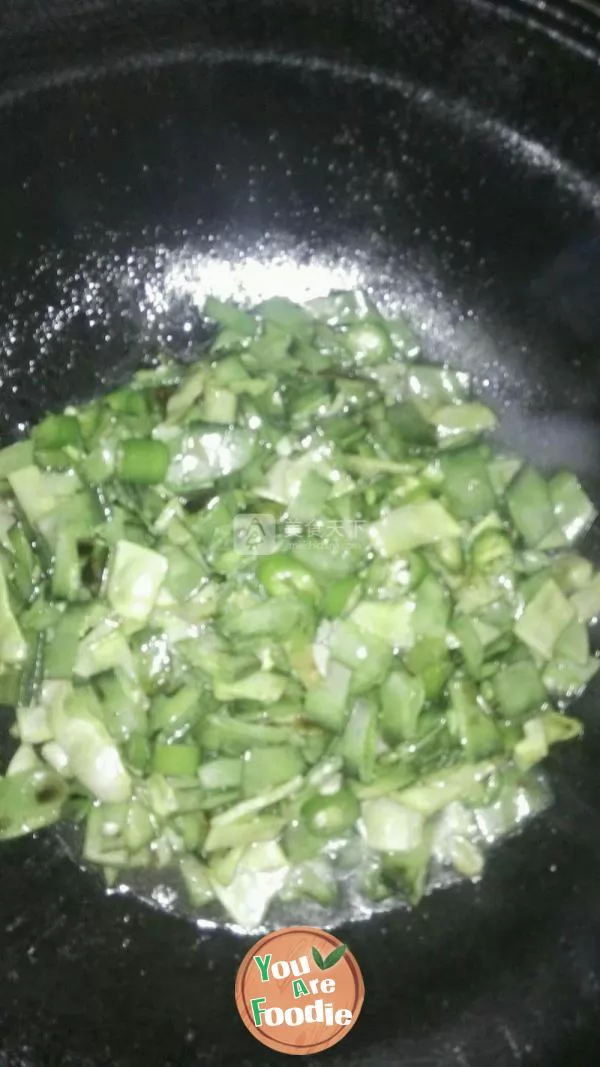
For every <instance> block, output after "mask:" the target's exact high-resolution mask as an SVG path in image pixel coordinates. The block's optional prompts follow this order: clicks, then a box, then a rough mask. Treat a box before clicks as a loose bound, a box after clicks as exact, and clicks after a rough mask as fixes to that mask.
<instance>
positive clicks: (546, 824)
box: [0, 0, 600, 1067]
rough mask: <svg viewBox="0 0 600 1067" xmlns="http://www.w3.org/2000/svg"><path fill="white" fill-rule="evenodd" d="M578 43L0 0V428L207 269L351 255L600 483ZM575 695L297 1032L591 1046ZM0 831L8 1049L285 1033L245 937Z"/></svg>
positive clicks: (372, 23) (576, 34)
mask: <svg viewBox="0 0 600 1067" xmlns="http://www.w3.org/2000/svg"><path fill="white" fill-rule="evenodd" d="M599 55H600V18H599V17H598V16H597V15H596V14H594V11H593V7H592V5H591V4H590V5H588V4H585V3H584V2H583V0H581V2H580V3H562V4H542V3H541V2H540V3H537V2H536V0H523V2H517V0H515V2H513V3H511V4H506V5H502V6H499V5H494V4H491V3H472V2H468V0H452V2H451V0H443V2H442V0H372V2H371V0H329V2H328V3H327V4H325V3H318V2H317V0H286V2H285V3H284V2H277V0H211V2H210V3H200V2H199V0H171V2H168V0H145V2H144V0H131V2H130V3H128V4H123V3H121V4H119V3H116V2H113V0H82V2H80V3H76V2H75V0H63V2H59V0H54V2H53V3H51V2H49V0H47V2H46V3H45V4H44V3H41V2H37V3H34V2H32V0H4V3H3V6H2V9H1V11H0V79H1V80H0V138H1V140H0V144H1V146H2V150H1V155H0V265H1V269H0V374H1V389H0V417H1V422H2V434H3V435H4V436H5V438H6V439H8V438H9V436H10V435H15V434H18V433H19V432H20V431H21V430H22V429H23V428H24V427H25V426H26V425H27V424H28V423H29V422H30V421H31V420H35V419H36V418H37V417H38V416H39V415H40V414H41V413H42V412H43V411H45V410H46V409H49V408H50V409H52V408H59V407H61V406H62V405H64V404H65V403H66V402H67V401H69V400H71V399H74V398H75V399H81V398H85V397H87V396H89V395H91V394H92V393H93V392H94V391H97V390H99V389H101V388H103V387H104V386H105V384H106V383H108V382H114V381H115V380H118V379H121V378H123V377H124V376H126V375H127V373H128V371H129V369H130V368H133V367H134V366H135V365H136V364H137V363H138V362H139V361H140V360H141V359H151V358H152V357H153V355H155V354H156V352H157V351H159V350H163V351H164V350H172V351H174V352H177V353H182V352H186V351H189V350H190V349H191V348H192V347H193V345H194V343H195V342H196V341H197V339H198V338H200V337H202V336H203V334H204V325H203V323H202V320H201V316H200V314H199V310H198V307H199V302H200V301H201V299H202V296H203V294H204V293H206V292H209V291H215V292H217V293H218V294H219V295H223V296H227V295H237V296H240V297H243V298H245V299H248V300H253V299H257V298H260V297H262V296H265V295H268V294H269V293H274V292H282V293H287V294H288V295H290V296H292V297H293V296H299V297H302V296H303V295H306V294H308V293H310V294H313V293H315V292H322V291H325V290H327V289H328V288H329V287H330V286H335V285H354V284H362V285H366V286H369V287H371V288H372V291H373V293H374V295H375V296H376V297H377V298H378V299H379V300H381V301H382V302H383V304H384V306H391V307H403V308H404V309H405V310H406V312H407V313H408V315H409V316H410V318H411V319H412V320H413V322H414V323H415V325H416V326H417V328H418V329H419V330H420V331H421V332H422V335H423V342H424V346H425V349H426V351H427V352H428V354H429V355H430V357H431V358H433V359H442V358H450V359H452V360H454V361H455V362H456V363H458V364H459V365H461V366H464V367H467V368H469V369H471V370H472V371H473V372H474V373H475V375H476V378H477V382H478V387H479V388H480V390H481V391H482V392H483V393H484V394H487V395H488V397H489V398H490V400H491V402H492V404H493V405H494V406H495V407H496V408H497V409H498V410H499V411H500V413H501V415H502V418H503V430H502V435H503V437H504V439H505V440H507V441H509V443H511V444H513V445H515V447H517V448H518V449H520V450H521V451H524V452H526V453H527V454H529V455H530V456H532V457H533V458H534V459H535V460H536V462H539V463H541V464H542V465H549V466H551V467H554V466H557V465H558V464H566V465H568V466H571V467H575V468H576V469H577V470H578V472H579V474H580V476H581V478H582V480H583V482H584V484H585V486H586V488H587V489H588V491H590V492H591V493H592V494H593V495H595V497H596V502H597V503H600V478H599V476H598V470H599V463H598V460H599V458H600V392H599V390H600V362H599V358H598V352H599V342H600V301H599V300H598V293H599V292H600V252H599V242H598V238H597V236H596V234H597V232H598V229H597V218H598V212H599V210H600V181H599V180H598V179H599V175H600V136H599V134H600V122H599V119H598V115H599V114H600V111H599V109H598V103H599V101H600V66H599V65H598V60H599ZM590 550H591V551H593V550H594V542H593V540H592V542H591V545H590ZM598 694H599V687H598V686H596V688H595V689H593V688H592V689H591V690H590V691H589V692H588V694H587V695H586V698H585V699H584V700H583V701H582V702H581V703H580V705H579V706H578V709H577V712H578V714H580V715H581V716H582V717H583V719H584V720H585V723H586V739H585V743H584V744H582V745H575V746H573V747H571V748H569V750H568V751H563V752H561V754H560V756H559V757H558V758H556V759H555V760H553V762H552V764H551V767H550V773H551V777H552V781H553V785H554V789H555V793H556V803H555V805H554V806H553V807H552V808H551V810H549V811H548V812H547V814H546V815H544V816H543V817H541V818H539V819H538V820H537V821H535V822H534V823H533V824H532V825H530V826H529V827H528V828H527V830H526V831H525V832H524V833H523V834H522V835H520V836H518V837H517V838H515V839H513V840H510V841H508V842H506V843H504V844H502V845H501V846H500V847H498V848H497V849H496V850H495V852H494V853H493V856H492V858H491V861H490V863H489V867H488V869H487V871H486V874H485V877H484V879H483V880H482V882H481V883H480V884H479V885H476V886H473V885H470V884H462V885H459V886H454V887H452V888H450V889H447V890H446V891H440V892H436V893H434V894H433V895H431V896H430V897H428V898H427V899H426V900H425V902H424V903H423V904H422V905H421V906H420V907H419V908H418V909H417V910H416V911H414V912H412V913H411V912H408V911H405V910H399V911H397V912H395V913H392V914H388V915H386V916H381V917H379V918H376V919H373V920H371V921H369V922H368V923H362V924H357V925H353V926H352V927H350V928H346V929H344V930H343V937H344V938H345V939H347V940H348V941H349V942H350V945H351V947H352V949H353V951H354V953H355V954H356V956H357V958H358V960H359V961H360V963H361V965H362V969H363V973H364V977H365V984H366V1001H365V1007H364V1010H363V1013H362V1016H361V1018H360V1020H359V1022H358V1024H357V1026H356V1027H355V1028H354V1030H353V1031H352V1033H351V1034H350V1035H349V1036H348V1037H347V1039H346V1040H345V1041H344V1043H343V1044H342V1045H340V1046H338V1047H337V1048H336V1049H334V1050H332V1051H330V1052H328V1053H326V1054H324V1055H323V1057H322V1059H323V1062H326V1061H327V1060H328V1061H329V1062H330V1063H331V1064H334V1063H336V1064H337V1063H339V1064H342V1063H344V1064H348V1065H351V1064H356V1065H359V1064H361V1065H364V1067H371V1065H372V1067H380V1065H387V1064H403V1065H406V1067H408V1065H413V1067H417V1065H420V1067H426V1065H427V1067H429V1065H431V1067H514V1065H516V1064H519V1065H531V1064H540V1065H543V1067H558V1065H561V1067H562V1065H565V1067H567V1065H568V1067H594V1065H595V1064H597V1063H598V1058H599V1054H598V1040H599V1038H600V959H599V937H600V815H599V813H600V774H599V773H598V765H599V762H600V725H599V721H600V713H599V702H598ZM0 864H1V866H0V870H1V878H2V880H1V883H0V961H1V962H0V1063H2V1064H3V1065H5V1067H17V1065H19V1067H59V1065H60V1067H104V1065H106V1067H108V1065H110V1067H138V1065H140V1067H155V1065H156V1067H175V1065H177V1067H188V1065H190V1067H191V1065H194V1064H199V1065H200V1064H202V1065H207V1067H208V1065H215V1067H234V1065H236V1067H238V1065H240V1067H241V1065H245V1067H251V1065H259V1064H260V1065H271V1064H275V1063H278V1064H279V1063H281V1057H278V1056H276V1055H273V1054H270V1053H268V1052H267V1051H266V1050H265V1049H264V1048H263V1047H262V1046H261V1045H259V1044H258V1043H256V1042H255V1041H253V1039H252V1037H251V1036H250V1035H249V1034H248V1033H247V1031H246V1030H245V1029H244V1027H243V1026H242V1023H241V1021H240V1020H239V1019H238V1017H237V1015H236V1012H235V1007H234V1000H233V990H234V980H235V972H236V968H237V965H238V963H239V961H240V959H241V958H242V956H243V954H244V953H245V951H246V950H247V948H248V947H249V945H250V943H251V941H250V940H248V939H238V938H235V937H234V936H233V935H231V934H229V933H227V932H225V931H221V932H219V933H202V932H199V931H197V930H196V929H195V928H194V927H193V926H192V925H190V924H189V923H187V922H185V921H184V920H178V919H177V918H174V917H172V916H168V915H165V914H160V913H157V912H153V911H151V910H150V909H149V908H148V907H147V906H145V905H143V904H141V903H139V902H136V901H135V900H133V899H126V898H121V897H107V896H105V894H104V891H103V889H102V886H101V884H100V882H99V880H97V879H96V877H95V876H94V875H93V874H90V873H80V872H79V871H78V869H77V868H76V866H75V865H74V864H73V863H72V861H71V860H70V859H69V857H68V856H67V855H66V853H65V851H64V849H63V848H62V846H61V844H60V841H59V840H58V839H57V837H56V835H54V834H47V835H40V836H39V837H38V839H37V840H27V841H20V842H16V843H13V844H11V845H10V846H5V847H4V849H3V851H2V852H1V854H0ZM307 1062H308V1061H307ZM310 1062H313V1061H310ZM314 1062H317V1061H316V1060H315V1061H314Z"/></svg>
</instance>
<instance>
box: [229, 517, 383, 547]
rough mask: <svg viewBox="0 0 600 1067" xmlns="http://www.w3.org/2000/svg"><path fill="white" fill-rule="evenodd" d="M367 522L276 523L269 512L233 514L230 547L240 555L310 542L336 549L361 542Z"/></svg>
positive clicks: (332, 520) (288, 520) (357, 520)
mask: <svg viewBox="0 0 600 1067" xmlns="http://www.w3.org/2000/svg"><path fill="white" fill-rule="evenodd" d="M367 528H368V523H367V522H364V521H362V520H360V519H341V520H340V519H338V520H334V519H311V520H310V521H307V522H299V521H297V520H296V519H286V520H285V521H283V522H277V520H276V519H275V518H274V517H273V516H272V515H261V514H249V515H236V517H235V518H234V520H233V546H234V548H235V549H236V551H237V552H239V553H240V555H244V556H268V555H270V554H272V553H273V552H277V551H278V550H279V549H281V548H286V549H289V548H294V547H296V546H298V545H310V546H311V547H313V548H319V547H321V548H327V549H329V550H331V549H339V548H343V547H346V546H349V545H352V544H356V543H358V542H360V541H362V540H363V539H364V538H365V537H366V532H367Z"/></svg>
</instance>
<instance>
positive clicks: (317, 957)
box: [312, 945, 337, 971]
mask: <svg viewBox="0 0 600 1067" xmlns="http://www.w3.org/2000/svg"><path fill="white" fill-rule="evenodd" d="M336 951H337V949H336ZM312 958H313V960H314V961H315V963H316V965H317V967H318V968H319V970H320V971H324V970H325V961H324V959H323V957H322V955H321V953H320V952H319V950H318V948H315V946H314V945H313V947H312Z"/></svg>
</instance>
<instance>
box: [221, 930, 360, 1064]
mask: <svg viewBox="0 0 600 1067" xmlns="http://www.w3.org/2000/svg"><path fill="white" fill-rule="evenodd" d="M364 998H365V986H364V982H363V978H362V974H361V973H360V967H359V966H358V963H357V962H356V959H355V958H354V956H353V955H352V953H351V952H350V950H349V948H348V946H347V945H345V944H343V943H342V942H341V941H339V940H338V938H337V937H334V936H333V934H330V933H326V932H325V931H324V930H318V929H316V928H315V927H312V926H289V927H287V928H286V929H284V930H276V931H274V932H273V933H272V934H267V935H266V937H263V938H262V939H261V940H260V941H259V942H258V943H257V944H256V945H255V946H254V948H252V949H251V950H250V952H248V954H247V955H246V956H245V957H244V959H243V960H242V964H241V966H240V969H239V971H238V975H237V981H236V985H235V1000H236V1004H237V1008H238V1011H239V1013H240V1015H241V1017H242V1020H243V1022H244V1024H245V1026H247V1028H248V1030H249V1031H250V1033H251V1034H252V1035H253V1036H254V1037H255V1038H256V1039H257V1040H258V1041H262V1043H263V1045H267V1046H268V1047H269V1048H272V1049H275V1050H276V1051H277V1052H283V1053H287V1055H289V1056H307V1055H309V1054H312V1053H315V1052H323V1051H324V1050H325V1049H327V1048H331V1046H332V1045H337V1043H338V1041H341V1040H342V1038H344V1037H345V1036H346V1034H347V1033H349V1031H350V1030H351V1029H352V1027H353V1026H354V1024H355V1022H356V1020H357V1019H358V1016H359V1014H360V1010H361V1008H362V1005H363V1001H364Z"/></svg>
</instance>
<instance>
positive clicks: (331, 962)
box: [322, 945, 348, 971]
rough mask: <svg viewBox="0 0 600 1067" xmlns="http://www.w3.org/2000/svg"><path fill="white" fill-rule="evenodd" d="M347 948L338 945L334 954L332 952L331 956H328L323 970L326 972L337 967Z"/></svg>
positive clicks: (324, 961)
mask: <svg viewBox="0 0 600 1067" xmlns="http://www.w3.org/2000/svg"><path fill="white" fill-rule="evenodd" d="M347 948H348V946H347V945H338V947H337V948H334V950H333V952H330V953H329V955H328V956H326V957H325V959H324V960H323V968H322V969H323V970H324V971H328V970H329V968H330V967H335V965H336V963H338V962H339V961H340V960H341V958H342V956H343V955H344V952H345V951H346V949H347Z"/></svg>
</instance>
